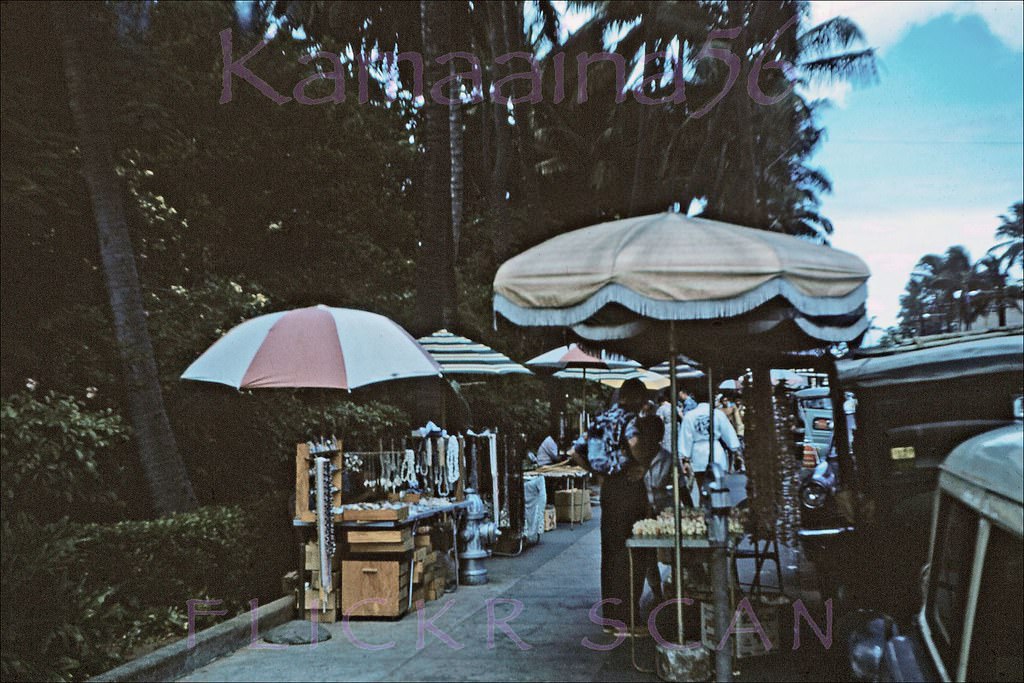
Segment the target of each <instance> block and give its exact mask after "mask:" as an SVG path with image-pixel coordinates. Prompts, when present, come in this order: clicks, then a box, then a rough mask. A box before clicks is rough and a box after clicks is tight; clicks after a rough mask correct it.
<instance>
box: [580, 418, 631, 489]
mask: <svg viewBox="0 0 1024 683" xmlns="http://www.w3.org/2000/svg"><path fill="white" fill-rule="evenodd" d="M634 417H635V416H634V415H633V414H632V413H627V412H626V411H624V410H623V409H622V408H619V407H618V406H614V407H613V408H610V409H609V410H606V411H605V412H603V413H601V414H599V415H598V416H597V417H595V418H594V424H592V425H591V426H590V429H588V430H587V462H588V463H589V464H590V469H591V470H593V471H594V472H596V473H597V474H616V473H618V472H621V471H622V467H623V465H625V464H626V462H628V460H629V449H628V446H627V444H626V440H625V434H626V427H627V426H628V425H629V423H630V421H631V420H632V419H633V418H634Z"/></svg>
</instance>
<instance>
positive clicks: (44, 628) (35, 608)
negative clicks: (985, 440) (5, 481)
mask: <svg viewBox="0 0 1024 683" xmlns="http://www.w3.org/2000/svg"><path fill="white" fill-rule="evenodd" d="M277 502H278V503H280V508H281V509H283V508H284V501H277ZM266 503H267V501H261V504H260V505H253V506H249V507H246V508H242V507H238V506H228V507H208V508H201V509H199V510H197V511H195V512H192V513H186V514H179V515H174V516H172V517H166V518H163V519H158V520H151V521H129V522H119V523H116V524H85V525H75V524H69V523H67V522H60V523H56V524H48V525H39V524H36V523H34V522H33V521H31V520H30V519H29V518H28V517H27V516H26V515H23V514H18V515H16V516H13V517H10V518H8V516H6V515H5V517H4V519H3V526H2V534H3V546H2V556H3V574H2V597H3V604H4V609H3V628H2V631H0V637H2V639H3V661H2V669H0V673H2V678H3V679H4V680H26V679H32V680H81V679H84V678H86V677H88V676H92V675H95V674H97V673H100V672H102V671H105V670H106V669H108V668H110V667H112V666H115V665H116V664H118V663H119V662H121V661H123V660H124V659H126V658H128V657H130V656H131V655H132V654H133V652H134V651H135V650H136V649H137V648H138V647H139V646H140V645H144V644H145V643H148V642H154V641H160V640H162V639H165V638H167V637H169V636H178V637H184V636H185V635H186V627H187V603H186V601H187V600H189V599H213V600H218V599H219V600H223V601H224V602H223V603H222V604H220V605H216V606H214V607H212V609H227V610H228V616H233V615H234V614H238V613H241V612H243V611H245V610H246V609H248V606H249V601H250V600H252V599H258V600H259V601H260V602H261V603H266V602H267V601H269V600H272V599H275V598H277V597H279V596H278V591H279V590H280V583H279V582H280V576H281V575H282V574H283V573H284V572H285V571H287V568H286V566H285V565H286V564H287V560H288V559H290V558H291V555H290V554H289V553H288V549H289V546H288V541H289V539H290V536H289V531H290V530H287V529H284V530H283V531H279V532H277V533H268V529H273V527H272V526H271V525H269V524H268V520H267V512H266V510H267V509H268V508H269V509H271V510H275V511H276V507H275V506H274V505H267V504H266ZM228 616H225V617H220V618H218V617H197V624H196V627H197V628H199V629H201V628H205V627H207V626H210V625H212V624H213V623H216V621H217V620H218V619H226V618H228Z"/></svg>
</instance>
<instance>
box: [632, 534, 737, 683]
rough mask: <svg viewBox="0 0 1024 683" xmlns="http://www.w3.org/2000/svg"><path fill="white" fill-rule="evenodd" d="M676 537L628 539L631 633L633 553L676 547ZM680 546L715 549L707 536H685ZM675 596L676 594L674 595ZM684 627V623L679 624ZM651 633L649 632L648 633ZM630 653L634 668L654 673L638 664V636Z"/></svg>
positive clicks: (633, 620)
mask: <svg viewBox="0 0 1024 683" xmlns="http://www.w3.org/2000/svg"><path fill="white" fill-rule="evenodd" d="M674 547H675V538H672V537H664V536H634V537H633V538H629V539H627V540H626V549H627V550H628V551H629V631H630V633H631V634H633V633H635V631H636V600H637V597H638V596H636V595H634V594H633V585H634V583H633V576H634V563H633V553H634V551H636V550H638V549H640V550H657V549H659V548H674ZM679 547H680V548H681V549H682V550H684V551H690V552H698V553H707V552H710V551H711V550H713V549H715V547H716V546H715V545H713V544H712V543H711V542H710V541H709V540H707V539H706V538H687V537H683V538H682V539H681V540H680V542H679ZM719 547H720V546H719ZM727 547H728V550H729V552H730V554H731V553H732V551H733V543H732V541H730V542H729V544H728V546H727ZM679 577H680V580H681V578H682V572H681V571H680V572H679ZM673 597H675V596H673ZM678 627H679V628H682V625H681V624H679V625H678ZM648 635H649V634H648ZM629 655H630V659H631V661H632V663H633V668H634V669H636V670H637V671H639V672H641V673H654V672H655V669H653V668H650V669H648V668H645V667H642V666H640V665H639V664H637V659H636V637H635V636H634V637H632V638H630V639H629Z"/></svg>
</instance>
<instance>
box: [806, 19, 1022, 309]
mask: <svg viewBox="0 0 1024 683" xmlns="http://www.w3.org/2000/svg"><path fill="white" fill-rule="evenodd" d="M837 14H841V15H844V16H847V17H849V18H851V19H853V20H854V21H856V22H857V23H858V24H859V25H860V27H861V29H862V30H863V32H864V34H865V37H866V39H867V42H868V44H869V45H870V46H871V47H874V48H876V49H877V50H878V54H879V65H880V77H879V82H878V83H877V84H875V85H871V86H865V87H860V88H857V87H854V88H850V87H849V86H846V85H845V84H844V85H841V86H839V87H836V86H832V87H825V88H819V89H818V94H824V95H828V96H830V99H831V100H832V102H833V104H832V107H831V108H830V109H828V110H826V111H825V112H824V114H823V115H822V116H821V123H822V124H824V126H825V128H826V130H827V139H826V142H825V143H824V144H823V146H822V149H821V150H820V151H819V152H818V153H817V155H816V156H815V158H814V159H813V160H812V161H813V163H814V164H815V165H817V166H820V167H821V168H823V169H824V170H825V171H826V172H827V174H828V175H829V176H830V177H831V178H832V181H833V185H834V188H833V194H831V195H826V196H825V197H824V198H823V201H822V212H823V214H824V215H826V216H828V217H829V218H831V219H832V221H833V223H834V224H835V234H834V236H833V239H832V244H833V245H834V246H836V247H837V248H840V249H844V250H847V251H851V252H853V253H855V254H857V255H858V256H860V257H861V258H862V259H864V261H865V262H866V263H867V264H868V267H869V268H870V269H871V272H872V276H871V279H870V281H869V282H868V288H869V295H868V297H869V298H868V314H869V315H870V316H875V321H874V324H875V325H877V326H879V327H886V326H889V325H893V324H895V323H896V315H897V313H898V312H899V295H900V294H901V293H902V292H903V289H904V287H905V286H906V283H907V279H908V277H909V275H910V272H911V271H912V270H913V268H914V265H915V264H916V263H917V260H918V259H919V258H920V257H921V256H922V255H924V254H926V253H941V252H943V251H945V250H946V249H947V248H948V247H950V246H952V245H954V244H962V245H964V246H966V247H967V248H968V249H969V251H970V252H971V255H972V256H973V257H974V258H975V259H977V258H980V257H981V256H983V255H984V253H985V251H986V250H987V249H988V248H989V247H990V246H992V244H994V243H995V229H996V227H997V226H998V225H999V222H1000V221H999V218H998V216H999V215H1000V214H1005V213H1008V209H1009V207H1010V205H1011V204H1012V203H1014V202H1016V201H1019V200H1021V199H1024V143H1022V141H1024V52H1022V48H1024V26H1022V25H1024V3H1020V2H982V3H968V2H928V3H924V2H905V3H903V2H899V3H898V2H812V3H811V21H812V22H813V23H818V22H820V21H823V20H825V19H827V18H829V17H831V16H835V15H837Z"/></svg>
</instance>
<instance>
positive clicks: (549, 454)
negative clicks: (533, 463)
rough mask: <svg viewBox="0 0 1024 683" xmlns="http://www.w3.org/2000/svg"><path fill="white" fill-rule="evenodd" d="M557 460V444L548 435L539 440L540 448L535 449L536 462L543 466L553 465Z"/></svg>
mask: <svg viewBox="0 0 1024 683" xmlns="http://www.w3.org/2000/svg"><path fill="white" fill-rule="evenodd" d="M558 460H559V459H558V444H557V443H555V440H554V439H553V438H551V437H550V436H549V437H547V438H545V439H544V441H543V442H541V444H540V448H538V449H537V464H538V465H540V466H541V467H543V466H544V465H553V464H555V463H556V462H558Z"/></svg>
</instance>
